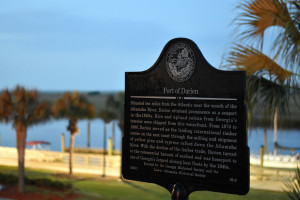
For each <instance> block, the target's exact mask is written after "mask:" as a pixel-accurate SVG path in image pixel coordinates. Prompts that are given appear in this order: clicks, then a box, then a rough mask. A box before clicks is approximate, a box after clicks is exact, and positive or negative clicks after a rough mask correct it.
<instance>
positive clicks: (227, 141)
mask: <svg viewBox="0 0 300 200" xmlns="http://www.w3.org/2000/svg"><path fill="white" fill-rule="evenodd" d="M125 76H126V77H125V78H126V80H125V132H124V137H123V150H122V151H123V152H122V153H123V154H122V155H123V156H122V173H123V177H124V178H125V179H130V180H137V181H144V182H151V183H156V184H158V185H161V186H163V187H165V188H166V189H168V190H169V191H170V192H171V190H172V188H173V185H174V184H176V183H181V184H182V185H183V186H184V187H185V188H186V190H187V193H188V194H190V193H191V192H193V191H197V190H209V191H217V192H225V193H233V194H246V193H247V192H248V190H249V148H248V146H247V134H246V114H245V113H246V108H245V78H246V75H245V72H244V71H220V70H217V69H215V68H213V67H212V66H211V65H209V64H208V62H207V61H206V60H205V58H204V57H203V55H202V54H201V52H200V50H199V49H198V47H197V46H196V44H195V43H194V42H192V41H191V40H188V39H184V38H177V39H173V40H171V41H170V42H169V43H168V44H167V45H166V46H165V48H164V49H163V51H162V53H161V55H160V57H159V58H158V60H157V62H156V63H155V64H154V66H152V67H151V68H150V69H148V70H146V71H143V72H126V74H125Z"/></svg>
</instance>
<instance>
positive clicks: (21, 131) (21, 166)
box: [16, 122, 26, 193]
mask: <svg viewBox="0 0 300 200" xmlns="http://www.w3.org/2000/svg"><path fill="white" fill-rule="evenodd" d="M16 134H17V150H18V176H19V182H18V190H19V192H21V193H23V192H24V191H25V186H24V180H25V146H26V125H24V124H22V123H21V122H17V126H16Z"/></svg>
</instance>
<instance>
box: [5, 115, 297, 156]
mask: <svg viewBox="0 0 300 200" xmlns="http://www.w3.org/2000/svg"><path fill="white" fill-rule="evenodd" d="M87 124H88V121H87V120H80V121H79V122H78V127H79V129H80V132H79V134H78V135H76V136H75V146H76V147H87ZM113 124H114V125H115V135H116V149H120V146H121V131H120V129H119V127H118V125H117V122H116V121H115V122H111V123H109V124H108V125H107V139H108V138H110V137H112V126H113ZM67 125H68V120H65V119H64V120H53V121H50V122H47V123H44V124H39V125H36V126H32V127H30V128H29V129H28V131H27V141H34V140H43V141H48V142H50V143H51V146H50V149H51V150H52V151H60V149H61V144H60V141H61V134H62V133H64V134H65V145H66V146H69V140H70V133H69V132H68V131H67V130H66V127H67ZM103 129H104V122H103V121H102V120H100V119H95V120H91V147H92V148H103V131H104V130H103ZM0 139H1V140H0V145H2V146H7V147H16V133H15V130H14V129H13V127H12V124H4V123H0ZM267 139H268V152H273V148H274V145H273V130H271V129H269V130H267ZM278 143H279V144H280V145H283V146H289V147H300V130H278ZM263 144H264V134H263V129H261V128H257V129H252V131H251V133H250V134H248V145H249V147H250V151H251V154H259V152H260V146H261V145H263ZM281 153H283V154H289V153H290V152H289V151H285V152H281ZM296 153H300V151H298V152H296Z"/></svg>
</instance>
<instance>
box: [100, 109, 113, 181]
mask: <svg viewBox="0 0 300 200" xmlns="http://www.w3.org/2000/svg"><path fill="white" fill-rule="evenodd" d="M115 116H116V115H115V114H114V113H113V112H111V111H110V110H109V109H107V108H106V109H103V110H101V111H100V113H99V117H100V118H101V119H102V120H103V121H104V131H103V174H102V176H103V177H105V176H106V174H105V168H106V160H105V155H106V135H107V134H106V129H107V128H106V127H107V124H108V123H109V122H110V121H112V120H113V119H115Z"/></svg>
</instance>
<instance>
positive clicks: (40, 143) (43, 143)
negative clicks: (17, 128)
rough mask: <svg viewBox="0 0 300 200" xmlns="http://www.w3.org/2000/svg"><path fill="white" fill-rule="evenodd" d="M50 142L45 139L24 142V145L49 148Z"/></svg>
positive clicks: (38, 148)
mask: <svg viewBox="0 0 300 200" xmlns="http://www.w3.org/2000/svg"><path fill="white" fill-rule="evenodd" d="M50 144H51V143H50V142H47V141H30V142H26V146H32V149H36V150H50Z"/></svg>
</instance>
